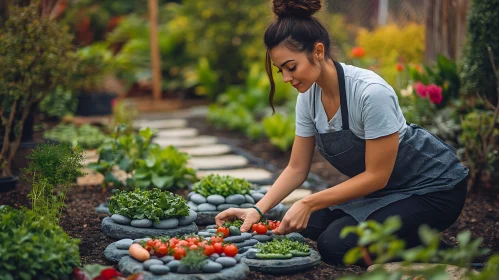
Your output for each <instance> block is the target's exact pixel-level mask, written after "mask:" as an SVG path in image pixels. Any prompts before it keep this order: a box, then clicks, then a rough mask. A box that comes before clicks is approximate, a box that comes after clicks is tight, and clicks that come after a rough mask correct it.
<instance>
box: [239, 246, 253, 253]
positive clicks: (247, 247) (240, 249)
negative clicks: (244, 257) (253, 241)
mask: <svg viewBox="0 0 499 280" xmlns="http://www.w3.org/2000/svg"><path fill="white" fill-rule="evenodd" d="M252 248H253V246H246V247H241V248H239V247H238V249H239V253H240V254H244V253H246V252H247V251H248V250H249V249H252Z"/></svg>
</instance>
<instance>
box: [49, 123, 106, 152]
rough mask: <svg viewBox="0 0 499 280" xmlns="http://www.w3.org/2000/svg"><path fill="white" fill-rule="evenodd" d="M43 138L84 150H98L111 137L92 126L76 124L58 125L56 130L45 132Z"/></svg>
mask: <svg viewBox="0 0 499 280" xmlns="http://www.w3.org/2000/svg"><path fill="white" fill-rule="evenodd" d="M43 137H45V138H46V139H50V140H56V141H58V142H61V143H70V144H72V145H73V146H80V147H82V148H84V149H97V148H99V147H100V146H101V145H102V144H103V143H104V142H105V141H106V140H108V139H110V137H109V136H108V135H106V134H104V133H103V132H102V131H101V130H100V129H99V128H98V127H96V126H93V125H91V124H83V125H81V126H75V125H74V124H72V123H71V124H64V123H61V124H58V125H57V126H55V127H54V128H52V129H50V130H47V131H45V133H44V134H43Z"/></svg>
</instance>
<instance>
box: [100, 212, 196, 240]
mask: <svg viewBox="0 0 499 280" xmlns="http://www.w3.org/2000/svg"><path fill="white" fill-rule="evenodd" d="M101 231H102V232H103V233H104V234H105V235H107V236H109V237H112V238H116V239H125V238H131V239H137V238H144V237H147V236H161V235H168V236H176V235H179V236H181V235H184V234H191V233H196V232H198V227H197V226H196V225H195V224H194V223H191V224H190V225H186V226H178V227H176V228H172V229H156V228H136V227H132V226H129V225H120V224H118V223H115V222H114V221H113V220H112V219H111V218H110V217H106V218H104V219H103V220H102V225H101Z"/></svg>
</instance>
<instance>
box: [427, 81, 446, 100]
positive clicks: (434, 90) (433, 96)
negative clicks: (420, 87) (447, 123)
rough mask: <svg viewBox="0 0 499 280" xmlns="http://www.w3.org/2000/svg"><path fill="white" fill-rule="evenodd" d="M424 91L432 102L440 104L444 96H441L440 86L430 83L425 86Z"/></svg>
mask: <svg viewBox="0 0 499 280" xmlns="http://www.w3.org/2000/svg"><path fill="white" fill-rule="evenodd" d="M426 91H427V92H428V97H429V98H430V101H431V102H432V103H433V104H440V103H441V102H442V99H444V97H443V96H442V88H441V87H439V86H437V85H435V84H431V85H428V86H427V87H426Z"/></svg>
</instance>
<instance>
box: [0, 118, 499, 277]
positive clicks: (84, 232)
mask: <svg viewBox="0 0 499 280" xmlns="http://www.w3.org/2000/svg"><path fill="white" fill-rule="evenodd" d="M189 126H190V127H194V128H197V129H199V131H200V134H206V135H214V136H218V137H221V138H223V140H224V141H225V142H229V143H230V144H231V145H234V146H236V147H239V148H242V149H245V150H247V151H249V152H250V153H252V154H253V155H254V156H256V157H259V158H261V159H264V160H267V161H268V162H270V163H271V164H273V165H274V166H275V167H276V168H277V169H278V171H279V172H280V171H282V170H283V169H284V168H285V166H286V164H287V163H288V160H289V156H290V154H289V152H281V151H279V150H278V149H276V148H275V147H273V146H272V145H271V144H270V143H269V142H268V141H266V140H260V141H257V142H252V141H250V140H249V139H247V138H246V137H244V136H242V134H240V133H236V132H227V131H225V130H219V129H216V128H214V127H212V126H210V125H208V124H207V123H206V121H205V120H204V119H201V118H197V119H190V120H189ZM35 137H38V140H39V141H40V140H41V135H40V134H35ZM29 152H30V148H22V149H20V150H19V152H18V154H17V155H16V158H15V159H14V165H13V170H14V172H15V174H19V172H20V171H19V170H20V169H21V168H23V167H25V166H26V163H27V161H26V155H27V154H29ZM311 172H313V173H315V174H317V175H319V176H321V177H322V178H323V179H324V180H326V181H327V182H328V183H329V184H330V185H335V184H338V183H339V182H342V181H344V180H346V179H348V178H347V177H345V176H343V175H341V174H340V173H339V172H338V171H337V170H335V169H334V168H333V167H331V166H330V165H329V164H328V163H327V162H326V161H325V160H324V159H323V158H322V157H321V156H320V155H319V154H318V153H317V152H316V153H315V155H314V159H313V163H312V166H311ZM29 191H30V185H29V183H28V182H27V181H26V180H25V179H24V178H23V179H21V181H20V182H19V184H18V187H17V188H16V189H15V190H12V191H10V192H7V193H0V205H4V204H5V205H10V206H13V207H15V208H19V207H23V206H24V207H30V206H31V201H30V199H29V197H28V196H27V195H28V193H29ZM178 193H179V194H182V195H186V194H187V191H186V190H181V191H179V192H178ZM111 195H112V191H111V189H106V190H103V189H102V187H100V186H95V187H74V188H72V189H71V190H70V191H69V193H68V195H67V199H66V204H67V207H66V208H65V209H64V212H63V215H62V217H61V221H60V225H61V226H62V227H63V228H64V230H65V231H66V232H67V233H68V234H69V235H70V236H72V237H75V238H79V239H80V240H81V242H80V255H81V260H82V265H85V264H93V263H97V264H102V265H112V264H110V263H108V262H107V260H106V259H105V258H104V255H103V252H104V249H105V248H106V247H107V246H108V245H109V244H110V243H112V242H114V241H115V240H113V239H112V238H108V237H106V236H105V235H104V234H103V233H102V232H101V231H100V226H101V221H102V219H103V218H104V216H103V215H100V214H97V213H96V212H95V208H96V207H97V206H98V205H99V204H100V203H102V202H103V201H105V200H107V199H108V198H109V197H110V196H111ZM463 230H470V231H471V232H472V233H473V237H474V238H478V237H482V238H483V239H484V242H483V245H484V247H488V248H490V249H492V252H499V201H498V198H497V197H496V196H495V195H491V194H487V195H484V194H472V195H469V197H468V199H467V201H466V204H465V207H464V210H463V212H462V214H461V216H460V217H459V219H458V220H457V221H456V222H455V223H454V225H452V226H451V227H450V228H449V229H447V230H446V231H445V232H444V233H443V237H442V239H443V240H444V241H445V242H446V243H448V244H451V245H456V244H457V240H456V235H457V233H459V232H460V231H463ZM309 243H310V245H311V246H312V247H313V248H315V244H314V242H313V241H310V240H309ZM482 261H483V258H482ZM115 267H117V266H116V265H115ZM364 271H365V269H364V268H362V267H358V266H331V265H328V264H325V263H323V262H322V263H321V264H320V265H319V266H318V267H316V268H315V269H313V270H309V271H305V272H302V273H297V274H292V275H284V276H270V275H264V274H261V273H258V272H253V271H252V272H250V274H249V276H248V279H307V280H312V279H334V278H335V277H338V276H341V275H345V274H350V275H351V274H360V273H362V272H364Z"/></svg>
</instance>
